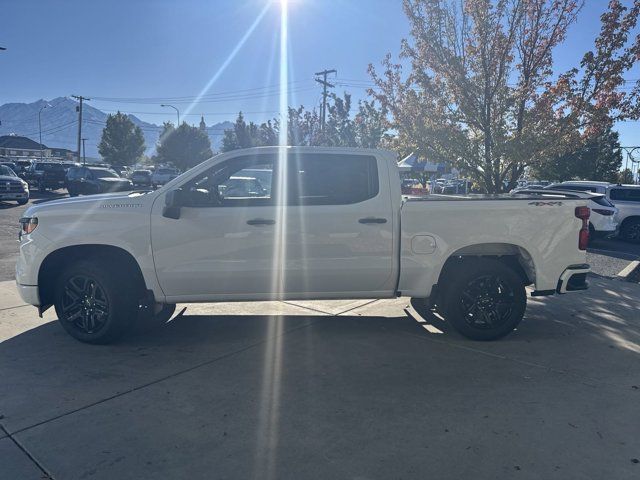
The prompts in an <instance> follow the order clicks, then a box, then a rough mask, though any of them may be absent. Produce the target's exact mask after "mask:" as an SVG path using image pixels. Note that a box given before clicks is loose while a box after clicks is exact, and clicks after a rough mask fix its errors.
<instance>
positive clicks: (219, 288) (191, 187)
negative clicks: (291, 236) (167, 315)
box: [151, 155, 277, 299]
mask: <svg viewBox="0 0 640 480" xmlns="http://www.w3.org/2000/svg"><path fill="white" fill-rule="evenodd" d="M273 158H274V157H272V156H269V155H253V156H245V157H237V158H234V159H231V160H229V161H227V162H224V163H223V164H217V165H214V166H213V167H212V168H210V169H209V170H207V171H206V172H204V173H203V174H201V175H198V176H197V177H196V178H194V179H192V180H190V181H188V182H187V184H185V185H183V186H182V190H183V192H185V196H186V198H187V203H188V204H187V205H186V206H183V207H182V208H181V212H180V218H179V219H171V218H165V217H163V216H162V210H163V206H164V199H162V198H160V199H158V201H156V203H155V205H154V208H153V212H152V219H151V222H152V224H151V226H152V230H151V238H152V245H153V256H154V262H155V267H156V272H157V276H158V281H159V283H160V286H161V287H162V289H163V291H164V293H165V295H167V296H169V297H172V296H192V297H194V299H197V298H198V299H204V298H208V297H212V296H216V295H222V296H229V297H232V296H234V295H235V296H238V297H245V296H247V295H265V294H268V293H270V292H271V290H272V271H273V265H272V258H273V248H274V247H273V245H274V235H275V220H276V213H277V212H276V207H275V205H274V196H273V195H274V193H275V192H274V190H273V189H272V178H273V177H274V161H273Z"/></svg>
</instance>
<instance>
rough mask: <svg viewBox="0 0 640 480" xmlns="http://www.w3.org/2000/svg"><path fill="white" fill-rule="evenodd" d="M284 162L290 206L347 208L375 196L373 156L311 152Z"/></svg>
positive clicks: (374, 163) (376, 186)
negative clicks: (287, 166) (345, 206)
mask: <svg viewBox="0 0 640 480" xmlns="http://www.w3.org/2000/svg"><path fill="white" fill-rule="evenodd" d="M287 163H288V165H289V169H288V173H287V186H288V188H287V197H288V198H287V200H288V201H287V204H289V205H348V204H353V203H359V202H363V201H365V200H369V199H371V198H373V197H375V196H376V195H378V164H377V161H376V157H373V156H370V155H349V154H347V155H344V154H343V155H341V154H316V153H313V154H301V155H293V156H290V157H289V158H288V162H287Z"/></svg>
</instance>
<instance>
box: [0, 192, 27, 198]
mask: <svg viewBox="0 0 640 480" xmlns="http://www.w3.org/2000/svg"><path fill="white" fill-rule="evenodd" d="M25 199H29V192H0V200H25Z"/></svg>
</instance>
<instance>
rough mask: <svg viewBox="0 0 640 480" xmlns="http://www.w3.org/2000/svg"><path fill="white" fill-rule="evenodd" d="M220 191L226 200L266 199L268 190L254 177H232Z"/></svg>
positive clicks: (221, 186)
mask: <svg viewBox="0 0 640 480" xmlns="http://www.w3.org/2000/svg"><path fill="white" fill-rule="evenodd" d="M218 191H219V193H220V194H221V195H223V196H224V197H225V198H232V197H233V198H242V197H244V198H247V197H264V196H265V195H266V190H265V188H264V187H263V186H262V184H261V183H260V181H259V180H257V179H255V178H253V177H230V178H229V180H227V181H226V182H225V183H224V185H220V187H219V188H218Z"/></svg>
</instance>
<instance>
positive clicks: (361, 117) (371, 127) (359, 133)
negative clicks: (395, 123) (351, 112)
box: [353, 100, 391, 148]
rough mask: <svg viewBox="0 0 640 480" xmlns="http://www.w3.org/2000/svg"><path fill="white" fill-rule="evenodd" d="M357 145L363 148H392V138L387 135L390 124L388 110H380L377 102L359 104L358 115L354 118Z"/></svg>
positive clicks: (364, 101) (365, 101)
mask: <svg viewBox="0 0 640 480" xmlns="http://www.w3.org/2000/svg"><path fill="white" fill-rule="evenodd" d="M353 122H354V128H355V136H356V145H357V146H358V147H362V148H378V147H381V146H383V145H384V146H390V145H389V141H390V139H391V136H390V135H389V134H387V131H388V130H389V122H388V121H387V110H386V109H385V108H378V107H377V106H376V102H375V100H374V101H371V102H369V101H367V100H363V101H360V102H359V103H358V113H357V114H356V116H355V118H354V121H353Z"/></svg>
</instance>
